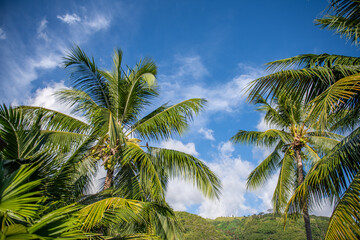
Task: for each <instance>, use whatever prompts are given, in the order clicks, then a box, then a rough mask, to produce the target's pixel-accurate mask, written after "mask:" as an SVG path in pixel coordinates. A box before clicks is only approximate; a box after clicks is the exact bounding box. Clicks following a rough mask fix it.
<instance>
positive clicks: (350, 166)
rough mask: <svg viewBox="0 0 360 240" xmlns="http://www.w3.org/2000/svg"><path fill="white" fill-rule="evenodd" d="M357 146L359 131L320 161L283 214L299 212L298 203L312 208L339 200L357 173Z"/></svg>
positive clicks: (359, 169)
mask: <svg viewBox="0 0 360 240" xmlns="http://www.w3.org/2000/svg"><path fill="white" fill-rule="evenodd" d="M359 142H360V128H358V129H356V130H355V131H354V132H352V133H351V134H350V135H349V136H347V137H345V138H344V139H343V140H342V141H341V142H340V143H338V144H337V145H336V146H335V147H334V148H333V149H332V150H331V151H330V152H329V153H327V155H326V156H324V157H323V158H322V159H320V160H319V161H318V162H317V163H316V164H315V165H314V166H313V167H312V168H311V169H310V170H309V172H308V174H307V176H306V178H305V180H304V182H303V183H302V184H301V185H300V186H299V187H298V188H297V189H296V191H295V193H294V195H293V196H292V197H291V199H290V201H289V202H288V205H287V208H286V212H287V213H288V214H292V213H298V212H300V211H301V205H300V202H306V199H309V200H311V202H312V204H313V205H318V204H320V203H321V202H322V201H323V199H325V198H330V200H331V201H332V200H333V199H339V198H340V196H341V194H342V193H343V192H344V191H346V189H347V188H348V186H349V183H350V182H351V181H352V180H353V179H354V177H355V176H356V174H357V173H358V172H359V171H360V165H359V161H358V159H360V152H359V147H360V145H359Z"/></svg>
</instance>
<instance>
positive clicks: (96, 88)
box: [64, 46, 110, 108]
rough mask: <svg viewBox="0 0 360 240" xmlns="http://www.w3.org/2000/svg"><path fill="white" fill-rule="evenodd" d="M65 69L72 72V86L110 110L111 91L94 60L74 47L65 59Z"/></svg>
mask: <svg viewBox="0 0 360 240" xmlns="http://www.w3.org/2000/svg"><path fill="white" fill-rule="evenodd" d="M64 66H65V68H69V69H70V70H71V75H70V79H71V80H72V86H73V87H74V88H76V89H78V90H81V91H84V92H85V93H87V94H88V95H89V96H90V97H91V99H93V101H94V102H95V103H96V104H97V105H99V106H101V107H106V108H110V101H109V98H108V93H109V89H108V86H107V82H106V80H105V79H104V78H103V76H102V75H101V74H100V72H99V71H98V68H97V66H96V64H95V61H94V59H92V60H90V59H89V57H88V56H86V54H85V52H83V51H82V50H81V49H80V48H79V47H78V46H74V47H73V48H72V49H71V51H70V53H69V54H68V56H66V57H65V58H64Z"/></svg>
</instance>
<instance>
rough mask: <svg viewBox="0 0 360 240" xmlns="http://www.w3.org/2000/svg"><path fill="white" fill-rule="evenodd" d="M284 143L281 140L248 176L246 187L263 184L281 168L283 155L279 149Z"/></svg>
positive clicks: (252, 187) (256, 186) (253, 187)
mask: <svg viewBox="0 0 360 240" xmlns="http://www.w3.org/2000/svg"><path fill="white" fill-rule="evenodd" d="M283 146H284V143H283V142H282V141H280V142H279V143H278V144H277V146H276V147H275V149H274V151H273V152H272V153H271V154H270V155H269V156H267V157H266V158H265V159H264V160H263V161H262V162H261V163H260V164H259V165H258V166H257V167H256V168H255V169H254V170H253V171H252V172H251V173H250V174H249V176H248V178H247V182H246V187H247V188H248V189H249V188H251V189H255V188H258V187H260V186H262V185H263V184H264V183H265V182H266V181H267V180H268V179H269V178H270V177H271V175H273V174H274V173H276V171H277V170H278V168H279V164H280V161H281V155H280V153H279V150H281V149H282V147H283Z"/></svg>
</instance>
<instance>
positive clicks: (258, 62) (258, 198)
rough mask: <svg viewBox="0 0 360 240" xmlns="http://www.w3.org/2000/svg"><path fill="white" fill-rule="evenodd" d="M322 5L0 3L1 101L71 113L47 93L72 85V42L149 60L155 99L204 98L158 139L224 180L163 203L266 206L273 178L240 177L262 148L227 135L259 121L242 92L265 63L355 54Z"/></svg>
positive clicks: (301, 1) (228, 208)
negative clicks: (173, 133)
mask: <svg viewBox="0 0 360 240" xmlns="http://www.w3.org/2000/svg"><path fill="white" fill-rule="evenodd" d="M326 6H327V1H325V0H324V1H321V0H298V1H288V0H274V1H268V0H258V1H243V0H241V1H230V0H229V1H215V0H213V1H205V0H204V1H200V0H199V1H190V0H189V1H187V0H184V1H166V0H157V1H10V0H9V1H1V3H0V71H1V73H2V74H1V75H0V102H3V103H6V104H15V105H16V104H31V105H39V106H44V107H49V108H54V109H57V110H61V111H64V112H68V109H66V108H65V107H64V106H62V105H61V104H59V103H57V102H56V101H55V99H54V98H53V97H52V95H51V94H52V93H53V92H54V91H55V90H57V89H60V88H63V87H67V86H69V85H68V81H67V78H68V72H66V71H65V70H64V69H62V67H61V61H62V59H61V58H62V57H63V56H64V55H65V54H66V51H67V49H69V47H71V46H72V44H78V45H79V46H80V47H81V48H82V49H84V50H85V51H86V53H87V54H88V55H90V56H94V58H95V60H96V62H97V63H98V65H99V66H100V67H102V68H109V67H110V66H111V55H112V53H113V50H114V48H116V47H118V48H121V49H122V50H123V52H124V62H125V63H126V64H128V65H129V66H134V64H135V63H136V61H138V60H139V59H141V58H144V57H151V58H153V59H154V60H155V61H156V63H157V64H158V76H157V77H158V83H159V86H160V88H161V96H160V98H159V100H158V102H157V104H160V103H164V102H170V103H176V102H178V101H181V100H184V99H187V98H193V97H205V98H207V99H208V107H207V109H206V111H204V112H203V113H202V114H201V115H200V116H198V117H197V118H195V120H194V122H193V124H192V126H191V128H190V129H189V131H188V132H187V133H186V135H185V136H183V137H182V138H177V139H172V140H169V141H164V142H161V143H159V145H161V146H163V147H168V148H174V149H178V150H183V151H186V152H189V153H192V154H194V155H196V156H197V157H198V158H200V159H202V160H203V161H205V162H206V163H207V164H208V165H209V166H210V167H211V168H212V169H213V170H214V171H215V172H216V173H217V174H218V175H219V177H220V178H221V179H222V181H223V187H224V189H223V196H222V198H221V199H220V200H219V201H217V202H211V201H209V200H206V199H204V198H203V197H202V196H201V194H199V193H198V192H197V191H196V190H194V189H193V188H192V187H191V185H188V184H184V183H183V182H181V181H179V180H176V181H173V182H172V183H171V185H170V187H169V191H168V195H167V198H168V201H169V202H170V203H171V205H172V206H173V207H174V208H175V209H176V210H186V211H190V212H192V213H197V214H200V215H201V216H205V217H211V218H214V217H217V216H230V215H237V216H242V215H248V214H252V213H256V212H260V211H266V210H267V209H268V208H270V206H271V205H270V199H271V196H272V191H273V189H274V186H275V178H273V179H271V181H270V182H269V183H268V184H267V185H265V186H264V187H263V188H262V189H259V190H258V191H253V192H249V191H246V189H245V183H246V178H247V175H248V174H249V172H250V171H251V170H252V169H253V168H254V167H255V166H256V165H257V163H258V162H259V161H260V160H262V159H263V157H264V156H265V155H266V154H267V153H268V152H269V150H266V149H258V148H253V147H251V146H239V145H236V146H234V145H232V144H231V143H230V142H229V141H228V140H229V138H230V137H231V136H233V135H234V134H235V133H236V131H237V130H239V129H243V130H255V129H265V128H266V126H265V125H264V124H263V122H262V121H261V115H260V114H259V113H257V112H255V111H254V107H253V106H251V105H249V104H247V103H246V102H245V98H244V95H243V91H242V89H243V88H244V87H245V86H246V85H247V83H249V82H250V81H251V80H253V79H256V78H258V77H260V76H262V75H264V74H265V73H264V66H263V65H264V64H265V63H266V62H269V61H273V60H277V59H282V58H287V57H291V56H295V55H298V54H304V53H315V54H320V53H333V54H342V55H352V56H356V55H358V50H357V49H356V48H355V47H354V46H352V45H351V44H350V43H346V41H345V40H343V39H340V38H339V37H338V36H335V35H334V34H333V33H332V32H329V31H326V30H320V29H319V28H318V27H317V26H315V25H314V19H315V18H316V17H320V16H321V12H322V11H323V10H324V9H325V7H326ZM154 107H156V106H154ZM329 209H330V208H329V206H326V207H324V208H323V209H318V210H316V212H315V213H316V214H329Z"/></svg>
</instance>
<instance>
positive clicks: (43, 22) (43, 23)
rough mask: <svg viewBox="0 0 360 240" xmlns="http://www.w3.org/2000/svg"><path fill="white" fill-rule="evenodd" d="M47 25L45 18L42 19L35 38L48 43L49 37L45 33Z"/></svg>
mask: <svg viewBox="0 0 360 240" xmlns="http://www.w3.org/2000/svg"><path fill="white" fill-rule="evenodd" d="M47 24H48V21H47V20H46V18H44V19H43V20H41V22H40V24H39V27H38V28H37V37H38V38H41V39H44V40H45V41H46V42H48V41H49V37H48V35H47V33H46V32H45V30H46V27H47Z"/></svg>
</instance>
